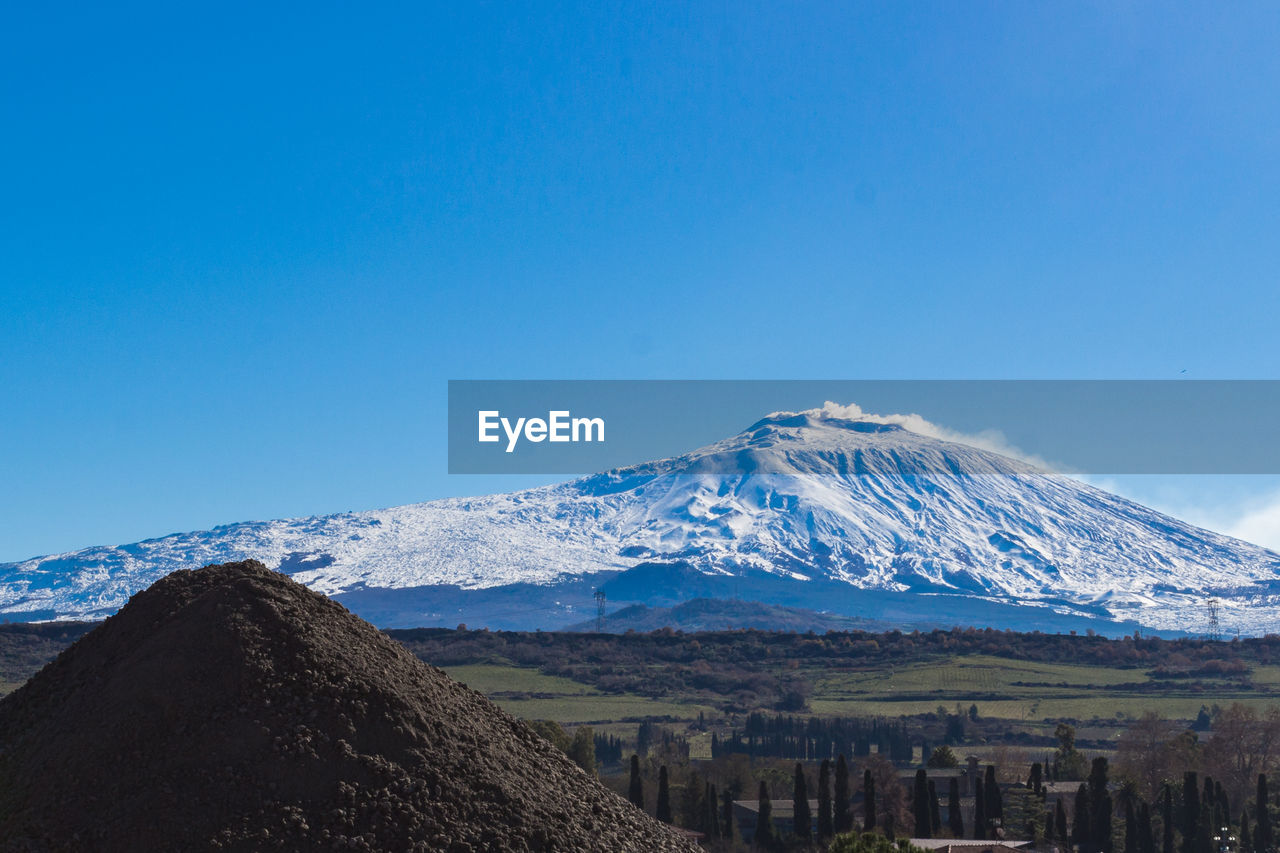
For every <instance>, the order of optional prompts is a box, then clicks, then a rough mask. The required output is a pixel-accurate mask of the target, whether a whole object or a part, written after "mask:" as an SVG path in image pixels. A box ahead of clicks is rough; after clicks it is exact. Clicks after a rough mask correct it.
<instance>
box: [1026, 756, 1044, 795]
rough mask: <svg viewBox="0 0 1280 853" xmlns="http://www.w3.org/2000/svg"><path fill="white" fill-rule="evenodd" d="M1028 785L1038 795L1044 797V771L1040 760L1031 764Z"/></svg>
mask: <svg viewBox="0 0 1280 853" xmlns="http://www.w3.org/2000/svg"><path fill="white" fill-rule="evenodd" d="M1027 787H1028V788H1030V789H1031V793H1033V794H1035V795H1036V796H1037V797H1040V798H1041V799H1043V798H1044V771H1043V770H1042V769H1041V767H1040V762H1039V761H1037V762H1036V763H1035V764H1032V765H1031V775H1030V776H1029V777H1027Z"/></svg>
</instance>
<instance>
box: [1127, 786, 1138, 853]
mask: <svg viewBox="0 0 1280 853" xmlns="http://www.w3.org/2000/svg"><path fill="white" fill-rule="evenodd" d="M1124 853H1138V816H1137V815H1136V814H1134V813H1133V798H1132V797H1126V798H1125V801H1124Z"/></svg>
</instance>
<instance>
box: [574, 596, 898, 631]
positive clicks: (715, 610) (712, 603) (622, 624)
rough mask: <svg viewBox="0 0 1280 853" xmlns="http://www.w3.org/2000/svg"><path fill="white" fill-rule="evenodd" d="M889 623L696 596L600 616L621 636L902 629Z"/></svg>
mask: <svg viewBox="0 0 1280 853" xmlns="http://www.w3.org/2000/svg"><path fill="white" fill-rule="evenodd" d="M900 627H902V626H901V625H895V624H892V623H889V622H880V621H877V620H874V619H862V618H859V617H856V616H841V615H840V614H838V613H819V612H817V611H815V610H805V609H804V608H800V607H780V606H778V605H775V604H764V603H762V602H759V601H734V600H726V599H714V598H695V599H693V600H692V601H686V602H684V603H682V604H677V605H676V606H674V607H646V606H645V605H643V604H635V605H632V606H630V607H623V608H621V609H620V610H616V611H614V612H613V613H609V614H608V615H606V616H605V618H604V630H605V631H606V632H608V633H615V634H620V633H623V632H625V631H657V630H660V629H662V628H673V629H675V630H677V631H685V632H689V633H692V632H695V631H732V630H734V629H737V628H753V629H755V630H758V631H794V632H796V633H804V632H806V631H816V632H818V633H825V632H827V631H888V630H891V629H893V628H900ZM564 630H566V631H594V630H596V621H595V620H594V619H592V620H589V621H587V622H578V623H577V624H574V625H570V626H568V627H567V628H565V629H564Z"/></svg>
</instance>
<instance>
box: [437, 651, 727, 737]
mask: <svg viewBox="0 0 1280 853" xmlns="http://www.w3.org/2000/svg"><path fill="white" fill-rule="evenodd" d="M445 672H447V673H448V674H449V676H450V677H451V678H453V679H456V680H457V681H461V682H462V683H464V684H466V685H467V686H468V687H471V688H472V689H474V690H478V691H480V692H481V693H483V694H485V695H486V696H488V697H489V698H490V699H492V700H493V701H494V702H496V703H497V704H498V705H500V706H501V707H502V708H503V709H504V710H506V711H508V712H509V713H511V714H514V715H515V716H517V717H520V718H521V719H525V720H555V721H556V722H558V723H566V724H578V723H609V722H614V721H619V720H642V719H645V718H646V717H670V718H671V719H673V720H694V719H697V717H698V713H699V712H704V713H713V709H712V708H710V707H708V706H706V705H699V704H695V703H692V702H680V701H671V700H661V699H651V698H649V697H646V696H636V695H633V694H626V693H623V694H607V693H602V692H600V691H599V690H596V689H595V688H594V687H590V686H588V685H585V684H580V683H578V682H576V681H571V680H569V679H567V678H559V677H556V676H552V675H543V674H542V673H540V672H538V671H537V670H534V669H526V668H523V667H516V666H500V665H496V664H474V665H467V666H451V667H445Z"/></svg>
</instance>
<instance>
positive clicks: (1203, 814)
mask: <svg viewBox="0 0 1280 853" xmlns="http://www.w3.org/2000/svg"><path fill="white" fill-rule="evenodd" d="M1198 825H1199V829H1200V832H1199V834H1198V835H1197V837H1196V838H1195V845H1196V853H1218V851H1216V850H1215V849H1214V847H1213V833H1214V829H1213V806H1211V805H1210V804H1209V803H1207V802H1202V803H1201V804H1200V823H1199V824H1198Z"/></svg>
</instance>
